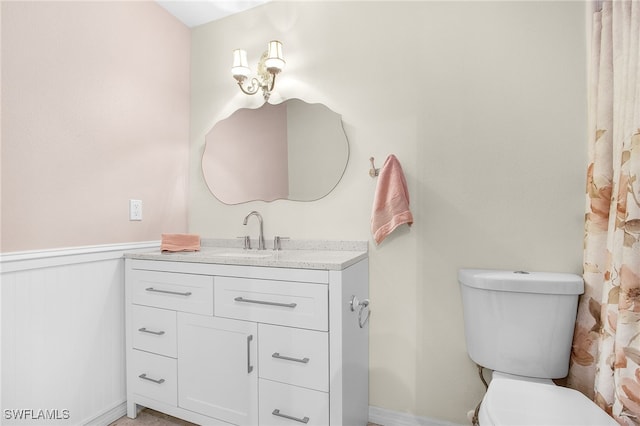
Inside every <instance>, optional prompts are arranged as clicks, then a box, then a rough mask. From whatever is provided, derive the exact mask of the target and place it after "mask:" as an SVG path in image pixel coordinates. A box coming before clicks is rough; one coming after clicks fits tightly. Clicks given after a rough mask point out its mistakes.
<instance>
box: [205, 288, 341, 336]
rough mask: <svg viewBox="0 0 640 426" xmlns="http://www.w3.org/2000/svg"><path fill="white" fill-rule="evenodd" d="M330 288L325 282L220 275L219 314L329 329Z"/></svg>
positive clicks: (217, 293) (215, 293)
mask: <svg viewBox="0 0 640 426" xmlns="http://www.w3.org/2000/svg"><path fill="white" fill-rule="evenodd" d="M328 299H329V291H328V287H327V286H326V285H323V284H308V283H299V282H290V281H271V280H260V279H251V278H234V277H216V282H215V290H214V303H215V312H216V316H222V317H228V318H236V319H241V320H247V321H255V322H261V323H267V324H279V325H288V326H292V327H300V328H309V329H313V330H322V331H327V330H328V324H329V307H328V302H329V301H328Z"/></svg>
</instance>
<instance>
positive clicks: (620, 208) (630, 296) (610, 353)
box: [568, 0, 640, 425]
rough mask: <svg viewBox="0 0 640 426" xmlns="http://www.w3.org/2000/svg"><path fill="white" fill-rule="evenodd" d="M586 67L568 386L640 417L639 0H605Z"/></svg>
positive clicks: (631, 418)
mask: <svg viewBox="0 0 640 426" xmlns="http://www.w3.org/2000/svg"><path fill="white" fill-rule="evenodd" d="M601 6H602V9H601V10H600V11H598V12H595V13H594V15H593V27H592V29H593V31H592V39H591V56H590V58H591V63H590V65H589V94H588V101H589V118H588V122H589V141H588V142H589V166H588V170H587V189H586V197H587V209H586V216H585V240H584V279H585V294H584V295H583V296H582V298H581V301H580V305H579V307H578V319H577V323H576V330H575V335H574V342H573V351H572V356H571V368H570V371H569V377H568V384H569V386H571V387H573V388H576V389H578V390H580V391H582V392H583V393H585V394H586V395H588V396H590V397H591V398H593V399H594V401H596V403H597V404H598V405H599V406H600V407H602V408H603V409H604V410H606V411H607V412H608V413H609V414H611V415H612V416H613V417H614V418H615V419H616V420H617V421H618V422H619V423H620V424H623V425H626V424H629V425H640V0H614V1H605V2H602V5H601Z"/></svg>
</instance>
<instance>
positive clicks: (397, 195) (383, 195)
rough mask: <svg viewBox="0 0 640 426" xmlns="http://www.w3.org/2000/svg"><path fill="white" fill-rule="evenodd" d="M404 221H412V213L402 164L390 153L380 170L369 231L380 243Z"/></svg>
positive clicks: (410, 222) (409, 222)
mask: <svg viewBox="0 0 640 426" xmlns="http://www.w3.org/2000/svg"><path fill="white" fill-rule="evenodd" d="M404 223H406V224H408V225H411V224H412V223H413V215H412V214H411V210H409V191H408V190H407V181H406V179H405V177H404V173H403V172H402V166H400V162H399V161H398V159H397V158H396V156H395V155H393V154H392V155H390V156H389V157H387V160H386V161H385V162H384V165H383V166H382V169H381V170H380V174H379V176H378V185H377V186H376V194H375V197H374V199H373V209H372V212H371V232H372V233H373V237H374V239H375V241H376V244H380V243H381V242H382V241H383V240H384V239H385V238H386V237H387V236H388V235H389V234H391V232H393V230H394V229H396V228H397V227H398V226H400V225H402V224H404Z"/></svg>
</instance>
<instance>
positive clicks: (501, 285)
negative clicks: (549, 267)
mask: <svg viewBox="0 0 640 426" xmlns="http://www.w3.org/2000/svg"><path fill="white" fill-rule="evenodd" d="M458 281H459V282H460V284H462V285H465V286H467V287H473V288H477V289H482V290H495V291H510V292H517V293H541V294H582V293H584V281H583V280H582V277H581V276H579V275H576V274H568V273H558V272H526V271H500V270H492V269H460V271H458Z"/></svg>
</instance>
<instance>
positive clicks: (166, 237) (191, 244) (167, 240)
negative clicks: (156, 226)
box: [160, 234, 200, 251]
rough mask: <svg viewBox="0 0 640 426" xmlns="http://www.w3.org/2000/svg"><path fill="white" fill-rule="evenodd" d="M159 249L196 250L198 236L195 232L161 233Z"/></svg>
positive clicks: (198, 246)
mask: <svg viewBox="0 0 640 426" xmlns="http://www.w3.org/2000/svg"><path fill="white" fill-rule="evenodd" d="M160 250H161V251H198V250H200V236H199V235H195V234H162V242H161V244H160Z"/></svg>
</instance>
